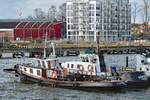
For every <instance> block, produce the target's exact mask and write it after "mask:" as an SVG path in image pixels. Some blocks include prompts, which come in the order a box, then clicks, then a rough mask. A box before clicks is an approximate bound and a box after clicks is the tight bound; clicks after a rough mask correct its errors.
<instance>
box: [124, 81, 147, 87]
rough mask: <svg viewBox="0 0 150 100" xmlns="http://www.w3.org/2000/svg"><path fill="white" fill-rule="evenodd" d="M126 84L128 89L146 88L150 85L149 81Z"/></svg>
mask: <svg viewBox="0 0 150 100" xmlns="http://www.w3.org/2000/svg"><path fill="white" fill-rule="evenodd" d="M126 84H127V85H126V88H146V87H148V86H149V85H150V84H149V83H148V81H141V82H126Z"/></svg>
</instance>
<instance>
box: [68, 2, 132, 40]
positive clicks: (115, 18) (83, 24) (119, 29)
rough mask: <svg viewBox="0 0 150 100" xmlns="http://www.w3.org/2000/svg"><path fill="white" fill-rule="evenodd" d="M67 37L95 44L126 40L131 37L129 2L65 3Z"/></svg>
mask: <svg viewBox="0 0 150 100" xmlns="http://www.w3.org/2000/svg"><path fill="white" fill-rule="evenodd" d="M66 22H67V25H66V27H67V38H68V39H69V40H73V41H78V42H79V41H80V42H83V41H84V42H95V41H96V33H97V32H100V34H99V37H100V41H102V42H115V41H125V40H128V39H129V38H130V36H131V5H130V3H129V0H69V1H67V3H66Z"/></svg>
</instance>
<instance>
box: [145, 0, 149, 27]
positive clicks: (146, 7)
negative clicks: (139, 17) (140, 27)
mask: <svg viewBox="0 0 150 100" xmlns="http://www.w3.org/2000/svg"><path fill="white" fill-rule="evenodd" d="M143 4H144V23H145V24H146V25H147V24H148V23H149V17H150V0H143Z"/></svg>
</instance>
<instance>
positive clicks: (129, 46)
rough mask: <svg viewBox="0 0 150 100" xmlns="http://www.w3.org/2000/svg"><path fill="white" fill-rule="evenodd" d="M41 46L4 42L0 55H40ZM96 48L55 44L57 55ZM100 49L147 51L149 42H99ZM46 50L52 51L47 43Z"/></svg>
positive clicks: (81, 44)
mask: <svg viewBox="0 0 150 100" xmlns="http://www.w3.org/2000/svg"><path fill="white" fill-rule="evenodd" d="M43 48H44V47H43V45H42V43H41V44H40V43H39V44H38V45H34V44H30V45H27V44H26V45H22V44H17V45H14V44H9V45H8V44H7V45H6V44H5V45H4V46H1V48H0V57H1V55H2V53H13V54H17V53H22V55H23V53H29V54H30V57H33V56H34V55H42V54H43ZM96 48H97V44H96V43H80V44H79V43H57V44H56V45H55V49H56V55H57V56H68V55H71V54H74V55H78V54H80V53H81V52H85V51H86V50H90V51H91V52H96ZM100 49H101V51H102V52H103V53H149V51H150V43H148V42H147V43H127V42H125V43H100ZM46 51H47V55H49V54H50V53H51V52H52V49H51V48H50V46H49V44H48V43H47V47H46Z"/></svg>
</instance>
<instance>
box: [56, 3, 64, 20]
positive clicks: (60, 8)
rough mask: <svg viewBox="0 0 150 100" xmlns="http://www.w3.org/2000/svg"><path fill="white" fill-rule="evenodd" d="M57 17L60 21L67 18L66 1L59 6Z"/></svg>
mask: <svg viewBox="0 0 150 100" xmlns="http://www.w3.org/2000/svg"><path fill="white" fill-rule="evenodd" d="M57 19H58V20H60V21H65V20H66V3H63V4H62V5H60V6H59V11H58V15H57Z"/></svg>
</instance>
